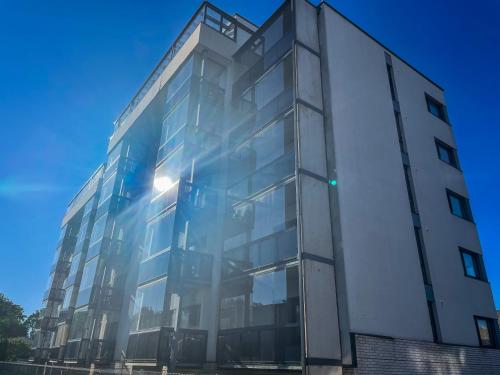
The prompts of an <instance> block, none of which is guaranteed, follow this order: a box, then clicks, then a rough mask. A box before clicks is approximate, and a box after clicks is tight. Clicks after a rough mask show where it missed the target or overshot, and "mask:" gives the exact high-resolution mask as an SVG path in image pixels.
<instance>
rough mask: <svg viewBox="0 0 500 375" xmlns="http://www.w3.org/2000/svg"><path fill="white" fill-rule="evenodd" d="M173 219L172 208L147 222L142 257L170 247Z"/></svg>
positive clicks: (173, 211)
mask: <svg viewBox="0 0 500 375" xmlns="http://www.w3.org/2000/svg"><path fill="white" fill-rule="evenodd" d="M174 219H175V210H172V211H169V212H167V213H165V214H163V215H161V216H160V217H159V218H158V219H155V220H154V221H153V222H151V223H149V224H148V226H147V229H146V242H145V246H144V248H145V252H144V258H148V257H150V256H151V255H154V254H156V253H158V252H160V251H162V250H165V249H169V248H170V246H171V244H172V236H173V232H174Z"/></svg>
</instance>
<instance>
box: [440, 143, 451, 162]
mask: <svg viewBox="0 0 500 375" xmlns="http://www.w3.org/2000/svg"><path fill="white" fill-rule="evenodd" d="M438 152H439V159H441V160H442V161H444V162H446V163H448V164H451V158H450V151H449V150H448V149H446V148H445V147H443V146H441V145H438Z"/></svg>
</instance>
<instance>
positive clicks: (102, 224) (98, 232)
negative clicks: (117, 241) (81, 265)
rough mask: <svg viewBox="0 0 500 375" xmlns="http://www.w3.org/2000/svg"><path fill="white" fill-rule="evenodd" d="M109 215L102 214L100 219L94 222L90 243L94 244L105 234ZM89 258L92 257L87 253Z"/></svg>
mask: <svg viewBox="0 0 500 375" xmlns="http://www.w3.org/2000/svg"><path fill="white" fill-rule="evenodd" d="M107 219H108V215H102V216H101V217H100V218H99V219H97V220H96V221H95V222H94V227H93V228H92V234H91V235H90V241H89V244H91V245H92V244H94V243H95V242H96V241H98V240H99V239H101V238H102V236H104V231H105V229H106V221H107ZM87 259H90V258H89V256H88V255H87Z"/></svg>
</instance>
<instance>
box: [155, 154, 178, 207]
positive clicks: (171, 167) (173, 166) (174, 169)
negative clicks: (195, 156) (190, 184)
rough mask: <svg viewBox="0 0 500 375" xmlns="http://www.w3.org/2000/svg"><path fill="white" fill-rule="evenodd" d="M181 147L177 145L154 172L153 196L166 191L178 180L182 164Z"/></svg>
mask: <svg viewBox="0 0 500 375" xmlns="http://www.w3.org/2000/svg"><path fill="white" fill-rule="evenodd" d="M182 149H183V148H182V147H179V148H178V149H177V150H176V151H174V152H173V154H172V155H170V156H169V157H168V159H166V160H165V161H164V162H162V163H161V164H160V165H159V166H158V167H157V168H156V172H155V178H154V183H153V185H154V190H155V191H154V198H153V199H155V198H157V197H158V196H159V195H161V194H164V193H166V192H167V191H169V190H170V189H171V188H173V187H174V186H176V185H177V184H178V182H179V178H180V175H181V166H182Z"/></svg>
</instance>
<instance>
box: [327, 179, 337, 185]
mask: <svg viewBox="0 0 500 375" xmlns="http://www.w3.org/2000/svg"><path fill="white" fill-rule="evenodd" d="M328 183H329V184H330V185H332V186H337V180H329V181H328Z"/></svg>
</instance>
